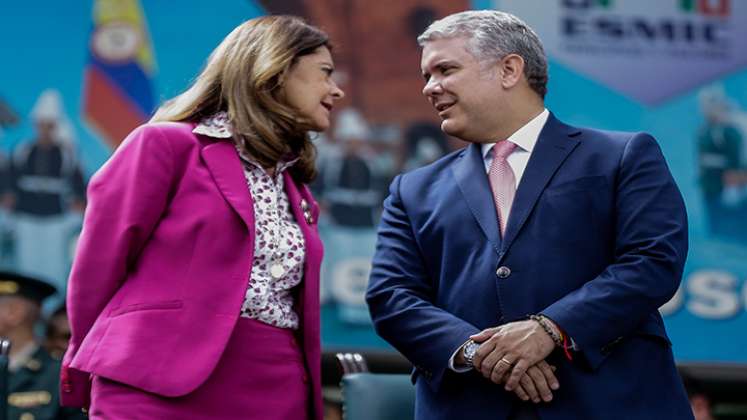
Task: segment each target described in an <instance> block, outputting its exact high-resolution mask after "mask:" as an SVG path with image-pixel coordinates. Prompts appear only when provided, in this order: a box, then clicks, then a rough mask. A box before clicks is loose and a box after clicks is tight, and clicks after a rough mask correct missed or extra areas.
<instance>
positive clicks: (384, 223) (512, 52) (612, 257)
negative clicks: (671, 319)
mask: <svg viewBox="0 0 747 420" xmlns="http://www.w3.org/2000/svg"><path fill="white" fill-rule="evenodd" d="M418 42H419V43H420V45H421V46H422V47H423V51H422V61H421V67H422V72H423V76H424V78H425V81H426V84H425V88H424V89H423V94H424V95H425V96H426V97H427V98H428V100H429V101H430V102H431V104H432V105H433V106H434V108H435V109H436V111H437V112H438V114H439V116H440V117H441V118H442V123H441V129H442V130H443V131H444V132H446V133H447V134H450V135H452V136H455V137H458V138H460V139H463V140H465V141H467V142H470V143H472V144H471V145H470V146H468V147H466V148H465V149H463V150H460V151H457V152H455V153H453V154H451V155H448V156H446V157H444V158H443V159H441V160H439V161H437V162H435V163H433V164H430V165H428V166H425V167H423V168H420V169H417V170H414V171H412V172H409V173H405V174H402V175H400V176H398V177H397V178H395V180H394V181H393V182H392V185H391V187H390V195H389V197H388V198H387V199H386V201H385V202H384V212H383V215H382V220H381V225H380V227H379V233H378V235H379V238H378V244H377V248H376V255H375V257H374V260H373V270H372V273H371V279H370V285H369V289H368V293H367V301H368V304H369V307H370V311H371V316H372V318H373V321H374V324H375V327H376V330H377V332H378V333H379V334H380V335H381V336H382V337H384V338H385V339H386V340H387V341H389V342H390V343H391V344H392V345H393V346H394V347H395V348H397V349H398V350H399V351H400V352H402V354H404V355H405V356H406V357H407V358H408V359H409V360H410V361H411V362H412V363H413V364H414V365H415V370H414V373H413V380H414V381H415V382H416V388H417V400H416V418H417V419H428V420H438V419H472V418H484V417H485V416H487V417H488V418H491V419H539V418H541V419H626V420H629V419H692V414H691V413H690V409H689V406H688V402H687V397H686V395H685V391H684V388H683V386H682V383H681V380H680V379H679V376H678V375H677V371H676V369H675V365H674V360H673V356H672V351H671V343H670V341H669V339H668V338H667V334H666V332H665V330H664V324H663V322H662V319H661V316H660V315H659V312H658V310H657V309H658V308H659V306H661V305H662V304H664V303H665V302H667V300H669V299H670V298H671V296H672V295H673V294H674V293H675V291H676V290H677V287H678V285H679V283H680V279H681V276H682V270H683V266H684V262H685V258H686V254H687V219H686V214H685V208H684V204H683V201H682V197H681V195H680V192H679V190H678V189H677V186H676V185H675V183H674V180H673V179H672V176H671V174H670V172H669V169H668V168H667V165H666V162H665V160H664V157H663V156H662V153H661V150H660V149H659V146H658V145H657V143H656V141H655V140H654V138H653V137H651V136H650V135H648V134H645V133H624V132H609V131H601V130H593V129H587V128H577V127H572V126H569V125H566V124H564V123H562V122H560V121H559V120H558V119H556V118H555V117H554V116H553V115H552V113H550V112H549V111H548V110H547V109H545V106H544V96H545V92H546V83H547V61H546V58H545V54H544V51H543V48H542V45H541V43H540V41H539V39H538V38H537V35H536V34H535V33H534V31H532V29H531V28H529V27H528V26H527V25H526V24H525V23H524V22H522V21H521V20H520V19H518V18H516V17H515V16H512V15H510V14H507V13H502V12H498V11H470V12H462V13H457V14H454V15H451V16H448V17H446V18H444V19H442V20H439V21H437V22H434V23H433V24H432V25H431V26H430V27H429V28H428V29H426V31H425V32H424V33H423V34H422V35H420V37H419V38H418Z"/></svg>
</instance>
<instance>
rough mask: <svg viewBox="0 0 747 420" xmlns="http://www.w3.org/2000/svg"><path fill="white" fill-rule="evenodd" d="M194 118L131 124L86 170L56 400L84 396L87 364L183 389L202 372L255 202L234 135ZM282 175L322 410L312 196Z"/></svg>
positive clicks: (90, 370)
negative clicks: (90, 171)
mask: <svg viewBox="0 0 747 420" xmlns="http://www.w3.org/2000/svg"><path fill="white" fill-rule="evenodd" d="M193 128H194V125H193V124H188V123H156V124H147V125H144V126H142V127H139V128H138V129H136V130H135V131H133V132H132V133H131V134H130V135H129V136H128V137H127V139H126V140H125V141H124V142H123V143H122V145H121V146H120V147H119V149H118V150H117V151H116V153H115V154H114V155H113V156H112V158H111V159H110V160H109V161H108V162H107V163H106V164H105V165H104V166H103V167H102V168H101V169H100V170H99V171H98V172H97V173H96V174H95V175H94V177H93V178H92V180H91V182H90V186H89V189H88V200H89V204H88V208H87V210H86V215H85V220H84V224H83V231H82V233H81V236H80V240H79V244H78V251H77V255H76V258H75V262H74V263H73V267H72V271H71V274H70V279H69V285H68V297H67V308H68V311H69V316H70V324H71V328H72V338H71V340H70V345H69V348H68V351H67V353H66V354H65V358H64V360H63V368H62V373H61V383H60V390H61V402H62V404H63V405H68V406H77V407H81V406H85V405H87V404H88V402H89V401H88V399H89V394H90V381H89V378H90V374H95V375H100V376H103V377H106V378H109V379H112V380H115V381H119V382H122V383H125V384H128V385H131V386H133V387H136V388H139V389H143V390H145V391H148V392H152V393H155V394H159V395H163V396H168V397H177V396H183V395H186V394H188V393H190V392H191V391H193V390H195V389H196V388H197V387H198V386H200V384H202V383H203V382H204V381H205V380H206V379H207V377H208V376H209V375H210V373H211V372H212V371H213V369H214V368H215V366H216V364H217V362H218V359H219V358H220V356H221V354H222V352H223V349H224V348H225V346H226V344H227V342H228V339H229V336H230V335H231V332H232V330H233V328H234V325H235V324H236V321H237V319H238V317H239V314H240V311H241V305H242V303H243V300H244V293H245V291H246V288H247V285H248V281H249V280H248V279H249V273H250V272H251V266H252V256H253V253H254V238H255V230H254V215H253V203H252V200H251V196H250V194H249V190H248V187H247V185H246V179H245V177H244V173H243V169H242V166H241V163H240V161H239V158H238V154H237V153H236V150H235V148H234V146H233V143H232V142H231V141H228V140H222V139H214V138H211V137H207V136H201V135H196V134H193V133H192V129H193ZM283 176H284V177H285V188H286V192H287V194H288V198H289V201H290V205H291V207H292V209H293V213H294V214H295V216H296V220H297V221H298V223H299V225H300V227H301V231H302V232H303V235H304V238H305V240H306V263H305V269H304V279H303V283H302V290H301V291H300V293H299V295H298V296H299V301H298V311H299V314H300V316H301V326H300V328H301V332H302V334H301V336H302V339H303V351H304V353H305V356H306V362H307V369H308V371H309V374H310V377H311V384H312V387H313V397H314V408H315V414H316V418H317V419H321V418H322V400H321V374H320V370H321V356H320V326H319V269H320V264H321V260H322V243H321V241H320V240H319V235H318V232H317V227H316V224H315V223H316V220H317V216H318V206H317V204H316V203H315V201H314V200H313V198H312V197H311V194H310V192H309V190H308V188H306V186H303V185H298V184H296V183H295V182H294V181H293V180H292V179H291V177H290V175H289V174H288V172H287V171H286V172H285V173H284V174H283ZM304 201H305V202H306V203H308V205H309V206H310V208H311V223H309V222H307V220H306V217H304V213H303V209H302V202H304ZM257 345H262V343H257Z"/></svg>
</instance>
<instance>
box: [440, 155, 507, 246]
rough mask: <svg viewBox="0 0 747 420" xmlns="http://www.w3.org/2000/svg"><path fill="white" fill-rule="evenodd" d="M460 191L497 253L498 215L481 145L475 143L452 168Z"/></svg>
mask: <svg viewBox="0 0 747 420" xmlns="http://www.w3.org/2000/svg"><path fill="white" fill-rule="evenodd" d="M452 171H453V172H454V178H455V179H456V183H457V185H458V186H459V190H460V191H461V192H462V195H463V196H464V200H465V201H467V207H469V209H470V211H471V212H472V215H473V216H474V217H475V219H476V220H477V224H478V225H480V228H481V229H482V232H483V233H484V234H485V237H486V238H487V239H488V241H490V243H491V245H493V248H494V249H495V252H496V253H499V252H500V249H501V237H500V234H499V231H498V215H497V213H496V211H495V204H493V198H492V197H493V195H492V193H491V192H490V185H488V176H487V173H486V171H485V162H484V160H483V158H482V153H481V152H480V145H479V144H476V143H473V144H471V145H469V146H468V147H467V148H466V149H465V150H464V151H463V152H462V155H461V157H460V158H459V159H458V160H457V161H456V163H455V164H454V166H453V167H452Z"/></svg>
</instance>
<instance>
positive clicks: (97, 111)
mask: <svg viewBox="0 0 747 420" xmlns="http://www.w3.org/2000/svg"><path fill="white" fill-rule="evenodd" d="M88 48H89V57H88V64H87V66H86V69H85V76H84V82H83V86H84V87H83V89H84V91H83V114H84V116H85V117H84V118H85V120H86V122H87V123H88V124H89V125H90V126H91V127H92V128H93V129H94V130H95V131H96V132H97V133H98V134H99V135H100V136H101V137H102V138H103V139H104V140H105V141H106V143H107V144H108V145H109V146H111V147H112V148H116V147H117V146H118V145H119V143H120V142H121V141H122V140H124V138H125V137H126V136H127V134H128V133H129V132H130V131H131V130H132V129H133V128H135V127H137V126H138V125H140V124H142V123H143V122H145V121H147V120H148V118H149V117H150V114H151V112H152V111H153V109H154V97H153V96H154V94H153V75H154V74H155V64H154V59H153V50H152V47H151V42H150V37H149V35H148V29H147V26H146V22H145V16H144V14H143V11H142V8H141V7H140V1H139V0H94V4H93V30H92V31H91V37H90V41H89V46H88Z"/></svg>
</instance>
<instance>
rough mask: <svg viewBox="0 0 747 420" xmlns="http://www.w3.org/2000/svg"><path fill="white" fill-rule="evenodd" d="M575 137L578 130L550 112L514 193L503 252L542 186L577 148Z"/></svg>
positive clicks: (525, 217)
mask: <svg viewBox="0 0 747 420" xmlns="http://www.w3.org/2000/svg"><path fill="white" fill-rule="evenodd" d="M578 134H580V131H579V130H577V129H575V128H573V127H570V126H568V125H565V124H563V123H561V122H560V121H558V119H557V118H555V116H554V115H553V114H552V113H550V116H549V118H548V119H547V123H545V126H544V127H543V128H542V131H541V132H540V135H539V138H538V139H537V144H535V146H534V150H533V151H532V156H531V157H530V158H529V162H528V163H527V167H526V169H525V170H524V175H522V178H521V182H520V183H519V186H518V188H517V190H516V196H515V197H514V202H513V204H512V206H511V214H510V216H509V217H508V225H507V226H506V234H505V237H504V240H503V244H502V245H503V251H505V250H506V249H508V247H509V246H511V243H512V242H513V240H514V239H515V238H516V235H517V234H518V233H519V231H520V230H521V227H522V226H523V225H524V222H526V220H527V217H528V216H529V214H530V213H531V212H532V209H533V208H534V206H535V204H536V203H537V200H538V199H539V196H540V194H541V193H542V191H543V190H544V189H545V186H547V183H548V182H549V181H550V179H551V178H552V176H553V175H554V174H555V172H556V171H557V170H558V168H559V167H560V165H561V164H562V163H563V161H564V160H565V159H566V158H567V157H568V155H569V154H570V153H571V152H572V151H573V149H575V148H576V146H577V145H578V142H579V140H578V139H577V138H574V137H575V136H577V135H578Z"/></svg>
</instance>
